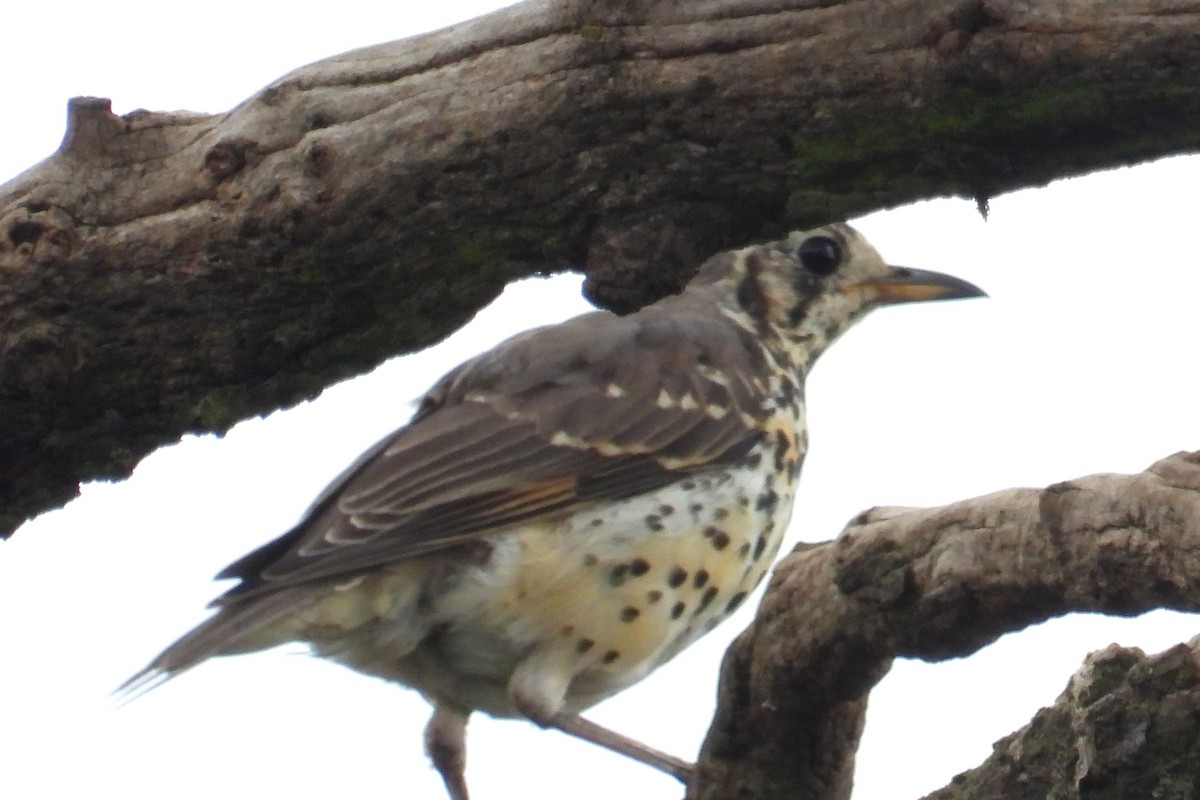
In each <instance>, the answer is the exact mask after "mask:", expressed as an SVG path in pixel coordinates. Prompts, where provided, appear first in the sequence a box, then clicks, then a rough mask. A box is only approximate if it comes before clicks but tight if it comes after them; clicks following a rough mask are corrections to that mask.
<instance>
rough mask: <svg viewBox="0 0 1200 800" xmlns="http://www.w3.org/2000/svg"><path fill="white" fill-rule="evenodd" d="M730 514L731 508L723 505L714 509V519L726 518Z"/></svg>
mask: <svg viewBox="0 0 1200 800" xmlns="http://www.w3.org/2000/svg"><path fill="white" fill-rule="evenodd" d="M728 516H729V509H728V508H725V507H723V506H718V507H717V508H714V509H713V519H725V518H726V517H728Z"/></svg>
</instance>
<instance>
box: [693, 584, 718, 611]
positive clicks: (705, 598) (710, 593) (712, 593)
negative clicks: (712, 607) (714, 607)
mask: <svg viewBox="0 0 1200 800" xmlns="http://www.w3.org/2000/svg"><path fill="white" fill-rule="evenodd" d="M718 591H719V590H718V589H717V587H715V586H710V587H708V588H707V589H705V590H704V594H703V595H701V596H700V605H698V606H696V611H695V612H694V613H693V616H695V614H699V613H700V612H701V611H703V610H704V609H706V608H708V604H709V603H711V602H712V601H713V598H714V597H716V596H717V592H718Z"/></svg>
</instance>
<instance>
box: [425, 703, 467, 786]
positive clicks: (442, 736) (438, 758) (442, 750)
mask: <svg viewBox="0 0 1200 800" xmlns="http://www.w3.org/2000/svg"><path fill="white" fill-rule="evenodd" d="M470 716H471V712H470V711H467V710H466V709H463V708H461V707H459V706H457V705H454V704H453V703H447V702H446V701H444V700H438V701H436V702H435V703H434V705H433V716H432V717H430V718H429V724H428V725H426V726H425V752H426V753H427V754H428V755H429V760H430V761H432V762H433V766H434V767H435V768H436V769H437V771H438V772H439V773H441V776H442V780H443V781H445V782H446V792H447V793H449V795H450V800H469V798H468V796H467V779H466V776H465V775H464V772H465V771H466V768H467V718H468V717H470Z"/></svg>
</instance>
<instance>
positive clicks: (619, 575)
mask: <svg viewBox="0 0 1200 800" xmlns="http://www.w3.org/2000/svg"><path fill="white" fill-rule="evenodd" d="M627 572H629V565H628V564H617V565H616V566H615V567H613V568H612V572H610V573H609V575H608V582H609V583H610V584H612V585H613V586H620V585H621V584H623V583H625V573H627Z"/></svg>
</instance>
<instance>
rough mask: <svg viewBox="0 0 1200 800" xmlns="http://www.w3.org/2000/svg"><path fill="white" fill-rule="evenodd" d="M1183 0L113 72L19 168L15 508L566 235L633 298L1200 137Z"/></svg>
mask: <svg viewBox="0 0 1200 800" xmlns="http://www.w3.org/2000/svg"><path fill="white" fill-rule="evenodd" d="M1197 42H1200V13H1197V11H1196V6H1195V3H1194V2H1184V0H1177V1H1176V2H1167V1H1165V0H1141V1H1140V2H1139V1H1137V0H1122V1H1121V2H1117V1H1116V0H1101V1H1098V2H1089V3H1078V2H1072V1H1071V0H1056V1H1055V2H1051V1H1050V0H1047V1H1046V2H1039V3H1027V2H1017V1H1016V0H987V1H986V2H985V1H984V0H970V1H968V0H936V1H934V2H928V1H927V0H920V1H918V0H861V1H860V2H849V0H846V1H844V2H824V3H813V2H799V1H798V0H770V1H768V0H709V2H700V3H696V2H689V3H679V2H674V0H636V1H635V2H629V1H627V0H622V2H614V1H613V0H607V1H603V2H602V1H601V0H593V1H592V2H584V1H583V0H556V1H555V2H550V1H548V0H545V1H542V2H537V1H535V0H531V2H527V3H524V4H521V5H518V6H514V7H511V8H509V9H506V10H503V11H500V12H497V13H496V14H493V15H491V16H489V17H485V18H482V19H479V20H476V21H473V22H468V23H465V24H462V25H459V26H455V27H453V28H449V29H447V30H444V31H441V32H437V33H433V34H429V35H425V36H420V37H416V38H413V39H408V40H404V41H402V42H394V43H391V44H385V45H380V46H377V47H372V48H367V49H364V50H359V51H356V52H353V53H348V54H346V55H343V56H339V57H337V58H332V59H330V60H328V61H323V62H320V63H317V64H313V65H311V66H309V67H305V68H303V69H300V70H297V71H296V72H294V73H292V74H290V75H287V76H285V77H283V78H281V79H279V80H278V81H276V82H275V83H274V84H272V85H271V86H269V87H267V88H266V89H264V90H263V91H262V92H260V93H259V94H257V95H255V96H254V97H251V98H250V99H248V100H247V101H246V102H244V103H242V104H241V105H239V106H238V107H237V108H234V109H233V110H231V111H229V112H227V113H223V114H215V115H202V114H187V113H156V112H146V111H139V112H134V113H132V114H128V115H125V116H124V117H116V116H114V115H112V114H111V113H110V111H109V105H108V102H107V101H105V100H102V99H95V98H90V99H87V98H81V99H77V100H75V101H73V102H72V103H71V106H70V111H69V123H68V129H67V133H66V137H65V138H64V140H63V144H62V146H61V148H60V149H59V151H58V152H57V153H55V154H54V155H53V156H52V157H50V158H49V159H47V160H46V161H44V162H42V163H41V164H39V165H37V166H35V167H34V168H32V169H31V170H29V171H27V172H26V173H24V174H23V175H21V176H18V177H17V178H15V179H14V180H12V181H10V182H9V183H7V184H6V185H4V186H3V187H0V274H3V276H4V280H3V282H2V285H0V531H4V532H9V531H11V530H12V528H14V527H15V526H16V525H17V524H19V523H20V522H21V521H23V520H24V519H26V518H27V517H29V516H31V515H32V514H35V513H37V512H39V511H42V510H45V509H47V508H51V507H54V506H56V505H58V504H61V503H62V502H64V501H65V500H67V499H69V498H70V497H71V496H73V495H74V493H75V492H76V490H77V486H78V483H79V482H80V481H86V480H95V479H103V478H120V477H123V476H125V475H127V474H128V472H129V470H130V469H131V468H132V467H133V465H134V464H136V463H137V461H138V460H139V459H140V458H141V457H142V456H144V455H145V454H147V453H148V452H150V451H151V450H153V449H154V448H155V447H158V446H159V445H161V444H164V443H166V442H170V441H174V440H176V439H177V438H178V437H179V435H180V434H182V433H184V432H196V431H224V430H226V429H227V428H228V427H229V426H230V425H232V424H233V423H235V422H236V421H238V420H240V419H244V418H247V417H250V416H253V415H255V414H261V413H264V412H268V411H271V410H274V409H276V408H280V407H283V406H287V405H290V404H293V403H296V402H298V401H300V400H302V399H305V398H308V397H311V396H313V395H315V394H316V393H317V392H319V391H320V389H321V388H323V387H324V386H326V385H329V384H330V383H332V382H334V381H336V380H339V379H341V378H344V377H347V376H349V375H352V374H356V373H358V372H361V371H363V370H365V369H367V368H369V367H371V366H373V365H375V364H377V363H379V362H380V361H382V360H384V359H385V358H387V357H388V356H391V355H395V354H397V353H401V352H407V351H410V350H413V349H415V348H419V347H422V346H424V345H427V344H429V343H430V342H432V341H433V340H435V339H437V338H439V337H441V336H443V335H444V334H446V333H447V332H449V331H450V330H452V329H453V328H454V327H456V326H458V325H459V324H461V323H462V322H463V321H464V320H465V319H466V318H467V317H469V316H470V314H472V313H473V312H474V311H475V310H476V309H478V308H480V307H481V306H482V305H483V304H485V303H486V302H487V301H488V300H490V299H492V298H493V297H494V296H495V295H496V294H497V293H498V292H499V290H500V288H501V287H502V286H503V285H504V283H505V282H507V281H509V280H511V279H513V278H515V277H518V276H521V275H529V274H533V273H537V272H543V271H551V270H557V269H562V268H566V267H576V268H581V269H583V270H585V271H586V272H587V275H588V281H587V285H586V291H587V293H588V295H589V297H590V298H591V299H593V300H595V301H596V302H598V303H599V304H600V305H603V306H606V307H609V308H613V309H615V310H618V311H624V310H628V309H631V308H634V307H637V306H639V305H642V304H644V303H645V302H648V301H650V300H652V299H655V298H657V297H660V296H662V295H663V294H665V293H667V292H671V291H674V290H676V289H677V288H678V287H679V286H680V285H681V284H682V282H683V281H684V280H685V279H686V277H687V276H688V275H689V274H690V271H691V270H692V269H693V268H694V267H695V266H696V265H698V264H699V262H700V261H701V260H702V259H703V258H705V257H707V256H708V255H710V254H711V253H712V252H714V251H716V250H718V249H720V248H722V247H725V246H728V245H735V244H742V243H745V242H748V241H751V240H754V239H761V238H765V237H772V236H776V235H777V234H779V233H780V232H782V231H784V230H786V229H789V228H796V227H807V226H810V225H812V224H814V223H821V222H826V221H829V220H833V219H840V218H844V217H847V216H849V215H852V214H857V213H861V212H866V211H871V210H874V209H878V208H882V207H885V206H892V205H896V204H900V203H904V202H906V201H911V200H917V199H921V198H925V197H930V196H934V195H945V194H959V195H968V196H972V197H975V198H976V199H977V200H978V202H979V203H980V205H981V207H985V206H986V202H987V198H988V197H990V196H991V195H993V194H995V193H998V192H1003V191H1007V190H1011V189H1015V188H1018V187H1022V186H1032V185H1038V184H1042V183H1045V182H1047V181H1049V180H1051V179H1053V178H1058V177H1063V176H1065V175H1072V174H1078V173H1081V172H1085V171H1088V170H1093V169H1099V168H1102V167H1112V166H1116V165H1119V164H1126V163H1131V162H1135V161H1138V160H1141V159H1148V158H1152V157H1155V156H1164V155H1168V154H1172V153H1179V152H1183V151H1187V150H1194V149H1195V148H1196V147H1197V146H1198V145H1200V47H1198V46H1197Z"/></svg>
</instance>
